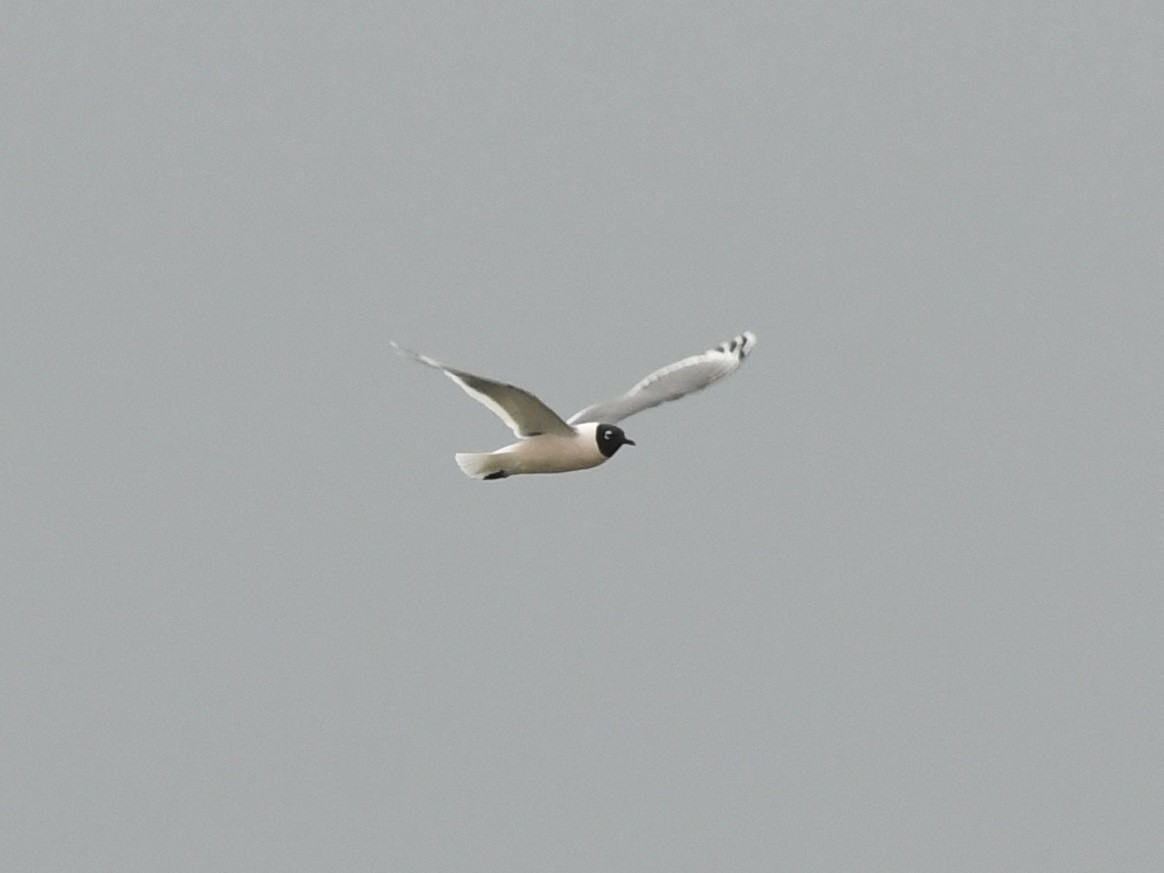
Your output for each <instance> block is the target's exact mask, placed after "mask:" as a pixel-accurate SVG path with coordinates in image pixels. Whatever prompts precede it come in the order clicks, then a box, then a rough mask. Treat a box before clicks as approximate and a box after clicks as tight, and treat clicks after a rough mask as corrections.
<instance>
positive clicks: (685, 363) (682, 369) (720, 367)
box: [569, 331, 756, 424]
mask: <svg viewBox="0 0 1164 873" xmlns="http://www.w3.org/2000/svg"><path fill="white" fill-rule="evenodd" d="M755 346H756V335H755V334H754V333H752V332H751V331H744V332H743V333H742V334H740V335H739V336H737V337H736V338H735V339H732V340H729V341H727V342H725V343H720V344H719V345H718V346H716V347H715V348H714V349H709V350H708V351H706V352H703V353H702V354H699V355H692V356H691V357H689V358H684V359H683V360H682V361H676V362H675V363H674V364H668V365H667V366H666V367H663V368H662V369H661V370H656V371H655V372H653V373H652V374H651V375H649V376H647V378H645V379H643V380H642V381H641V382H639V384H637V385H635V387H634V388H632V389H631V390H630V391H628V392H626V394H624V395H622V397H616V398H614V399H613V400H606V401H603V402H602V403H595V404H594V405H592V406H587V407H586V408H585V409H583V410H581V411H580V412H575V413H574V414H573V415H571V416H570V418H569V422H570V424H581V423H582V422H586V421H599V422H602V423H603V424H616V423H617V422H619V421H621V420H622V419H624V418H627V417H628V416H631V415H634V414H635V413H636V412H642V411H643V410H644V409H650V408H651V407H652V406H658V405H659V404H660V403H666V402H667V401H668V400H678V399H679V398H680V397H684V396H686V395H688V394H691V393H692V392H695V391H700V390H702V389H703V388H706V387H707V386H708V385H710V384H711V383H712V382H714V381H716V380H717V379H722V378H723V377H724V376H726V375H727V374H728V373H731V372H734V371H735V370H736V369H738V368H739V366H740V364H742V363H743V362H744V358H746V357H747V356H748V354H749V353H750V352H751V351H752V349H753V348H755Z"/></svg>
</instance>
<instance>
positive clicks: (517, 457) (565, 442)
mask: <svg viewBox="0 0 1164 873" xmlns="http://www.w3.org/2000/svg"><path fill="white" fill-rule="evenodd" d="M597 429H598V425H597V424H596V423H594V422H590V423H587V424H582V425H578V426H577V427H575V428H573V430H574V433H573V434H572V435H569V436H567V435H564V434H556V433H544V434H540V435H539V436H532V437H527V438H526V439H523V440H519V441H518V442H516V443H511V444H510V445H508V446H503V447H502V448H500V449H498V450H497V451H495V452H486V453H481V454H475V453H471V452H459V453H458V454H457V455H456V458H457V466H459V467H460V468H461V470H462V472H464V474H465V475H466V476H472V477H473V478H474V479H484V478H485V477H486V476H490V475H495V474H498V473H504V474H505V475H506V476H517V475H520V474H522V473H568V472H570V471H571V470H586V469H589V468H590V467H597V466H598V465H599V464H601V463H602V462H603V461H606V460H608V459H607V457H606V455H604V454H602V452H600V451H599V450H598V442H597V440H596V437H595V432H596V431H597Z"/></svg>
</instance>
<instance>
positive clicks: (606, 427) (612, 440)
mask: <svg viewBox="0 0 1164 873" xmlns="http://www.w3.org/2000/svg"><path fill="white" fill-rule="evenodd" d="M594 438H595V439H596V440H598V451H600V452H602V454H603V455H605V456H606V457H608V458H609V457H612V456H613V455H614V453H615V452H617V451H618V449H619V447H620V446H633V445H634V444H635V441H634V440H628V439H627V438H626V434H625V433H623V432H622V428H621V427H615V426H614V425H613V424H600V425H598V428H597V429H596V430H595V431H594Z"/></svg>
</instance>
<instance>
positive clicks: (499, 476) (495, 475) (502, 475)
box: [485, 470, 509, 481]
mask: <svg viewBox="0 0 1164 873" xmlns="http://www.w3.org/2000/svg"><path fill="white" fill-rule="evenodd" d="M507 476H509V474H508V473H506V472H505V471H504V470H498V471H497V472H496V473H490V474H489V475H488V476H486V477H485V479H486V481H488V480H489V479H504V478H506V477H507Z"/></svg>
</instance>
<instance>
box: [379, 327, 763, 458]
mask: <svg viewBox="0 0 1164 873" xmlns="http://www.w3.org/2000/svg"><path fill="white" fill-rule="evenodd" d="M755 345H756V335H755V334H754V333H752V332H751V331H744V332H743V333H742V334H740V335H739V336H737V337H735V338H734V339H731V340H728V341H727V342H723V343H720V344H719V345H718V346H716V347H715V348H712V349H708V350H707V351H706V352H701V353H700V354H698V355H691V356H690V357H687V358H684V359H683V360H681V361H676V362H675V363H673V364H668V365H667V366H666V367H662V368H660V369H658V370H656V371H655V372H653V373H651V374H650V375H649V376H647V377H646V378H644V379H642V380H641V381H639V382H638V383H637V384H636V385H635V386H634V387H633V388H631V389H630V390H629V391H627V392H626V393H625V394H623V395H621V396H619V397H615V398H614V399H612V400H604V401H603V402H601V403H595V404H592V405H590V406H587V407H586V408H585V409H582V410H579V411H578V412H575V413H574V414H573V415H571V416H570V417H569V418H568V419H564V420H563V419H562V417H561V416H560V415H558V413H556V412H554V410H552V409H550V407H548V406H547V405H546V404H545V403H543V402H542V401H541V400H539V399H538V398H537V397H535V396H534V395H533V394H531V393H530V392H528V391H526V390H525V389H524V388H518V387H517V386H516V385H510V384H507V383H505V382H497V381H495V380H493V379H486V378H485V377H484V376H475V375H474V374H472V373H469V372H467V371H465V370H459V369H457V368H456V367H449V366H447V365H445V364H442V363H440V362H439V361H435V360H433V359H432V358H430V357H428V356H427V355H422V354H419V353H418V352H414V351H412V350H411V349H406V348H404V347H403V346H401V345H398V344H397V343H395V342H393V343H392V347H393V348H394V349H396V351H397V352H399V353H400V354H402V355H407V356H409V357H411V358H413V359H414V360H416V361H417V362H418V363H421V364H424V365H425V366H426V367H432V368H433V369H436V370H440V371H441V372H442V373H444V374H445V375H446V376H448V377H449V378H450V379H452V380H453V381H454V382H456V383H457V384H458V385H460V386H461V388H463V389H464V391H465V393H467V394H468V395H469V396H470V397H472V398H473V399H474V400H477V401H479V402H480V403H482V404H484V405H485V406H486V407H487V408H488V409H489V410H490V411H492V412H493V413H494V414H495V415H496V416H497V417H498V418H500V419H501V420H502V421H503V422H505V424H506V425H507V426H508V427H509V428H510V430H512V431H513V432H514V434H516V435H517V437H518V441H517V442H515V443H512V444H511V445H508V446H503V447H502V448H500V449H497V450H496V451H494V452H458V453H457V454H456V456H455V457H456V461H457V465H458V466H459V467H460V468H461V471H462V472H463V473H464V474H465V475H466V476H470V477H472V478H474V479H505V478H507V477H509V476H516V475H520V474H523V473H566V472H570V471H571V470H585V469H588V468H590V467H597V466H598V465H599V464H603V463H605V462H606V461H608V460H610V459H611V458H613V457H614V453H615V452H617V451H618V450H619V449H620V448H622V447H623V446H633V445H635V442H634V440H632V439H629V438H628V437H627V435H626V434H625V433H624V432H623V430H622V428H621V427H618V422H620V421H622V420H623V419H624V418H628V417H629V416H632V415H634V414H635V413H636V412H642V411H643V410H644V409H650V408H651V407H653V406H658V405H659V404H660V403H666V402H668V401H671V400H678V399H679V398H680V397H685V396H686V395H688V394H691V393H693V392H695V391H700V390H702V389H703V388H706V387H707V386H708V385H710V384H711V383H712V382H715V381H716V380H718V379H722V378H723V377H724V376H726V375H728V374H729V373H733V372H735V371H736V370H737V369H738V368H739V366H740V364H742V363H743V362H744V358H746V357H747V356H748V354H749V353H750V352H751V351H752V349H753V348H755Z"/></svg>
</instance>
